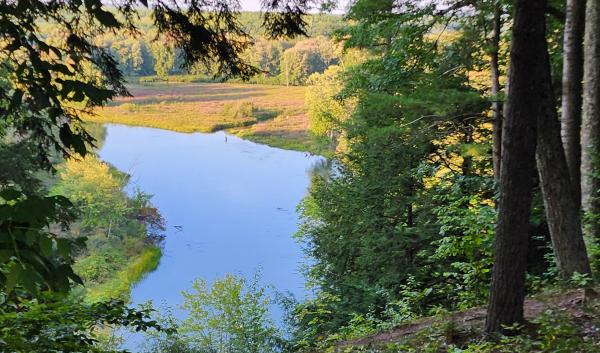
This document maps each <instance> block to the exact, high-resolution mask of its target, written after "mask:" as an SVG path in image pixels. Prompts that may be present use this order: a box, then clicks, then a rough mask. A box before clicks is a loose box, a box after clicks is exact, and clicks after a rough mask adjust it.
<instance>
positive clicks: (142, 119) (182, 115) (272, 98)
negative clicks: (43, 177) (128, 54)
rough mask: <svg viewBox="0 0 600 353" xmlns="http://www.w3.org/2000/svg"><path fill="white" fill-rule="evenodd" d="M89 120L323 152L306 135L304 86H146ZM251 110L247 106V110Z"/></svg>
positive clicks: (136, 87) (138, 86)
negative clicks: (220, 134)
mask: <svg viewBox="0 0 600 353" xmlns="http://www.w3.org/2000/svg"><path fill="white" fill-rule="evenodd" d="M129 88H130V92H131V93H132V95H133V97H126V98H119V99H117V100H115V101H114V102H113V103H112V104H111V105H110V106H108V107H105V108H104V109H102V110H99V111H98V112H97V114H96V115H94V116H89V117H87V118H86V119H87V120H89V121H93V122H97V123H118V124H125V125H133V126H147V127H154V128H160V129H166V130H173V131H179V132H214V131H218V130H227V131H228V132H230V133H233V134H236V135H238V136H240V137H243V138H245V139H248V140H252V141H256V142H260V143H265V144H268V145H271V146H274V147H279V148H285V149H294V150H301V151H308V152H311V153H324V152H326V150H327V147H326V146H325V145H323V144H321V143H319V141H318V140H316V139H314V138H313V137H312V136H311V135H310V134H309V133H308V117H307V115H306V109H305V106H304V92H305V88H304V87H286V86H273V85H251V84H232V83H189V82H184V83H181V82H172V83H164V82H161V83H146V84H133V85H131V86H130V87H129ZM248 107H249V108H248Z"/></svg>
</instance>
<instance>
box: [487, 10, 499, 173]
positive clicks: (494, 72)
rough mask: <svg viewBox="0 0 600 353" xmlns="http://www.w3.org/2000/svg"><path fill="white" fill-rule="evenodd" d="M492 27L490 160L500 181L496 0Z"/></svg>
mask: <svg viewBox="0 0 600 353" xmlns="http://www.w3.org/2000/svg"><path fill="white" fill-rule="evenodd" d="M494 6H495V9H494V28H493V32H492V38H491V41H490V71H491V81H492V87H491V94H492V99H493V100H492V121H493V129H492V162H493V167H494V181H495V182H496V183H499V182H500V165H501V161H502V102H501V100H500V97H499V96H498V95H499V93H500V65H499V63H498V57H499V51H500V34H501V31H502V8H501V6H500V4H499V3H498V2H496V4H495V5H494Z"/></svg>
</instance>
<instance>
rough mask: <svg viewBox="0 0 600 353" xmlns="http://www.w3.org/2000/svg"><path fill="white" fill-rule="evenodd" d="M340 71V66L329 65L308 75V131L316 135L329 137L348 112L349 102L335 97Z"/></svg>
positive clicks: (337, 128) (339, 85) (339, 84)
mask: <svg viewBox="0 0 600 353" xmlns="http://www.w3.org/2000/svg"><path fill="white" fill-rule="evenodd" d="M341 72H342V68H341V67H339V66H330V67H329V68H328V69H327V70H326V71H325V72H324V73H322V74H319V73H316V74H313V75H311V76H310V79H309V84H310V86H309V87H307V89H306V106H307V108H308V119H309V129H310V132H312V133H313V134H315V135H317V136H327V137H331V135H332V133H333V132H334V131H336V130H339V124H340V122H342V121H344V120H345V119H346V118H347V117H348V115H349V114H350V111H351V104H349V102H342V101H340V100H339V99H336V95H337V94H339V93H340V90H341V89H342V83H341V81H340V79H339V77H338V76H339V74H340V73H341Z"/></svg>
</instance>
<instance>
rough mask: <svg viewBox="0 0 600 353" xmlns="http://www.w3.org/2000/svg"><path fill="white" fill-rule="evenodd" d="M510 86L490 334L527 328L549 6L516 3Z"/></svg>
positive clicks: (533, 0) (540, 0)
mask: <svg viewBox="0 0 600 353" xmlns="http://www.w3.org/2000/svg"><path fill="white" fill-rule="evenodd" d="M513 3H514V23H513V38H512V44H511V52H510V61H511V62H510V65H511V68H510V70H509V76H508V80H509V86H510V90H509V91H508V96H507V104H506V109H505V111H504V113H505V114H504V115H505V119H504V127H503V131H502V162H501V163H502V168H501V169H500V200H499V207H498V224H497V226H496V250H495V255H494V267H493V271H492V285H491V293H490V299H489V305H488V311H487V321H486V331H487V332H488V333H492V332H497V331H499V330H500V329H501V328H502V325H506V324H511V323H515V322H522V321H523V320H524V319H523V301H524V297H525V270H526V255H527V245H528V230H529V217H530V214H531V199H532V193H533V191H532V187H533V179H532V178H531V175H532V174H533V173H534V169H535V150H536V128H537V121H536V118H537V117H538V116H539V115H541V114H542V113H543V109H542V104H543V103H544V102H543V101H544V100H543V91H542V89H541V87H542V83H543V71H541V70H540V67H541V66H542V65H543V63H542V61H543V60H542V59H543V57H542V56H541V55H540V54H541V53H543V51H544V50H545V49H546V38H545V17H544V13H545V9H546V1H545V0H514V2H513Z"/></svg>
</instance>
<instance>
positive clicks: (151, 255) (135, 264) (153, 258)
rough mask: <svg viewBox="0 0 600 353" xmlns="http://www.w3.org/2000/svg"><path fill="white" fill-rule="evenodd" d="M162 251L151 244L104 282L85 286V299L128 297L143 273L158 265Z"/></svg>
mask: <svg viewBox="0 0 600 353" xmlns="http://www.w3.org/2000/svg"><path fill="white" fill-rule="evenodd" d="M161 255H162V252H161V250H160V248H158V247H155V246H152V247H148V248H146V249H145V250H144V252H143V253H142V254H141V255H139V256H138V257H137V258H135V259H134V260H133V261H132V262H130V263H128V264H127V265H126V266H125V268H123V269H121V270H119V271H118V272H116V274H114V275H113V276H112V278H111V279H110V280H108V281H106V282H104V283H101V284H97V285H92V286H89V287H87V291H86V299H87V300H89V301H90V302H95V301H100V300H105V299H111V298H120V299H124V300H128V299H129V290H130V289H131V287H132V286H133V285H134V284H135V283H137V282H139V281H140V280H141V279H142V278H143V277H144V275H145V274H147V273H149V272H152V271H154V270H155V269H156V268H157V267H158V263H159V262H160V257H161Z"/></svg>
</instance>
